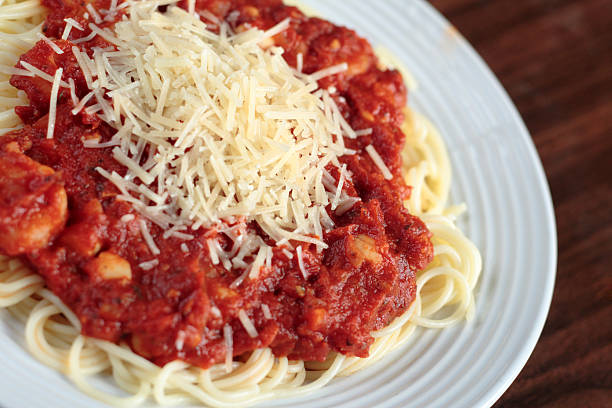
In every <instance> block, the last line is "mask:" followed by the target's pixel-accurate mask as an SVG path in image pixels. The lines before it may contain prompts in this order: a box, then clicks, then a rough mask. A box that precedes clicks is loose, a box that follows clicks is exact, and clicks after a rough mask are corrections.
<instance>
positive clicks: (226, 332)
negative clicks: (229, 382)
mask: <svg viewBox="0 0 612 408" xmlns="http://www.w3.org/2000/svg"><path fill="white" fill-rule="evenodd" d="M223 340H224V341H225V372H226V373H231V372H232V368H233V364H232V363H233V361H234V354H233V353H234V337H233V332H232V326H230V325H229V324H226V325H225V326H223Z"/></svg>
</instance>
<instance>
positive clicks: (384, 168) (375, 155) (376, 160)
mask: <svg viewBox="0 0 612 408" xmlns="http://www.w3.org/2000/svg"><path fill="white" fill-rule="evenodd" d="M365 150H366V152H367V153H368V154H369V155H370V157H371V158H372V161H374V164H376V167H378V168H379V169H380V172H381V173H382V174H383V177H384V178H385V180H391V179H392V178H393V174H391V171H389V168H388V167H387V165H386V164H385V162H384V160H383V159H382V157H380V155H379V154H378V152H377V151H376V149H375V148H374V146H372V145H368V146H367V147H366V148H365Z"/></svg>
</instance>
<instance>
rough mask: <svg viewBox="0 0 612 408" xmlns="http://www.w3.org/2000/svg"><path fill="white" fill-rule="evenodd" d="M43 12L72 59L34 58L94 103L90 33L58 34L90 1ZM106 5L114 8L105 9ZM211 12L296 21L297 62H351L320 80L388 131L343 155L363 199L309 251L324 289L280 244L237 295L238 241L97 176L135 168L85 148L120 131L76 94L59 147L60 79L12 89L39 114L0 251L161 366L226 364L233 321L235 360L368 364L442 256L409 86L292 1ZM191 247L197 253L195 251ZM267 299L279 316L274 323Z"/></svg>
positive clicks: (1, 186) (243, 3)
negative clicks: (213, 245)
mask: <svg viewBox="0 0 612 408" xmlns="http://www.w3.org/2000/svg"><path fill="white" fill-rule="evenodd" d="M43 4H44V5H45V6H46V7H48V8H49V10H50V14H49V17H48V19H47V21H46V23H45V25H44V32H45V34H46V35H47V36H48V37H49V38H52V39H55V40H54V42H55V43H56V44H57V45H58V46H59V47H60V48H61V49H62V50H64V51H65V52H64V53H63V54H59V55H58V54H56V53H55V52H53V51H52V49H51V48H50V47H49V46H48V45H47V44H46V43H44V42H43V41H40V42H39V43H38V44H36V46H35V47H34V48H33V49H32V50H30V51H29V52H27V53H26V54H25V55H23V56H22V57H21V60H24V61H27V62H29V63H31V64H32V65H34V66H36V67H39V68H40V69H42V70H43V71H45V72H47V73H49V74H51V75H53V74H54V73H55V71H56V69H57V68H59V67H61V68H63V70H64V76H63V79H64V80H65V81H68V79H69V78H72V79H73V80H74V81H75V84H76V91H77V96H78V97H79V98H81V97H83V96H84V95H85V94H87V92H88V89H87V85H86V83H85V79H84V76H83V74H82V72H81V71H80V69H79V65H78V64H77V61H76V59H75V57H74V55H73V54H72V52H71V50H70V49H71V46H72V42H71V41H73V40H75V39H76V38H79V37H84V36H87V35H88V34H89V33H90V32H89V30H88V29H86V30H85V31H83V32H81V31H78V30H75V29H73V30H72V31H71V34H70V37H69V39H68V40H66V41H63V40H57V38H59V37H61V33H62V31H63V29H64V26H65V22H64V18H66V17H72V18H74V19H75V20H76V21H77V22H79V23H81V25H83V26H84V27H87V21H86V20H84V19H83V14H84V13H85V9H84V3H82V2H77V1H74V0H70V1H63V0H43ZM94 6H96V7H98V8H99V9H106V8H108V4H107V3H106V2H105V1H97V2H95V3H94ZM196 7H197V9H198V10H207V11H209V12H210V13H213V14H214V15H216V16H217V17H218V18H221V19H224V20H226V21H228V22H229V24H231V25H232V27H233V28H234V29H235V30H240V28H241V27H247V26H246V25H247V24H250V25H251V26H256V27H260V28H263V29H266V28H270V27H271V26H273V25H275V24H276V23H278V22H280V21H282V20H284V19H285V18H287V17H291V25H290V28H289V29H288V30H286V31H285V32H283V33H281V34H279V35H277V36H276V37H275V38H274V40H275V43H276V44H277V45H280V46H282V47H283V48H284V49H285V50H286V53H285V58H286V59H287V61H288V62H289V63H290V64H291V65H294V66H295V64H296V63H297V55H298V54H300V53H301V54H302V55H303V61H304V71H305V72H307V73H311V72H315V71H317V70H320V69H322V68H325V67H329V66H332V65H336V64H339V63H342V62H347V63H348V65H349V69H348V71H346V72H344V73H342V74H337V75H334V76H332V77H329V78H325V79H324V80H321V81H320V85H321V86H322V87H330V86H334V87H335V88H336V89H337V92H336V93H335V98H336V102H337V103H338V105H339V106H340V107H341V110H342V113H343V115H344V116H345V118H346V119H347V120H348V122H349V123H350V124H351V125H352V126H353V128H355V129H365V128H372V129H373V132H372V134H371V135H367V136H361V137H359V138H357V139H354V140H348V139H347V140H346V144H347V145H348V147H350V148H352V149H355V150H357V152H358V153H357V154H355V155H352V156H344V157H343V158H342V161H343V162H344V163H346V164H347V166H348V169H349V170H350V172H351V174H352V177H351V180H349V181H347V182H346V183H345V186H346V187H345V188H346V189H347V190H346V191H347V192H348V193H349V194H350V195H357V196H359V197H361V199H362V201H361V202H359V203H357V204H355V206H354V207H353V208H352V209H351V210H349V211H348V212H346V213H345V214H343V215H342V216H336V215H335V214H334V213H333V212H332V211H331V210H329V213H330V216H331V217H332V219H333V220H334V222H335V225H336V227H335V229H334V230H332V231H330V232H328V233H326V234H325V236H324V237H323V238H324V241H325V242H326V243H327V244H328V245H329V248H328V249H327V250H325V251H323V252H322V253H318V252H317V251H316V249H315V248H314V247H306V248H305V249H304V255H303V259H304V264H305V269H306V270H307V272H308V279H307V280H305V279H304V277H303V276H302V273H301V271H300V268H299V265H298V260H297V257H296V256H293V257H292V258H290V257H288V255H287V252H286V251H283V250H282V248H277V249H275V250H274V257H273V262H272V265H271V267H264V268H263V269H262V270H261V273H260V275H259V278H258V279H255V280H251V279H246V280H245V281H244V282H243V283H242V284H241V285H239V286H238V287H230V286H231V284H232V283H233V282H234V281H235V280H236V279H237V278H238V276H239V275H240V274H241V273H242V272H241V271H229V272H228V271H226V270H224V269H223V268H222V267H219V266H214V265H213V263H212V261H211V259H210V257H209V253H208V250H207V249H206V248H207V246H206V239H207V238H211V237H215V238H218V239H220V240H221V241H222V242H225V245H226V246H229V245H230V242H231V241H230V240H229V238H228V237H227V236H226V235H225V233H224V232H222V231H218V230H212V229H205V228H201V229H199V230H198V231H195V239H193V240H190V241H183V240H180V239H177V238H174V237H172V238H168V239H164V237H163V233H164V231H163V230H161V229H160V228H159V227H157V226H156V225H154V224H152V223H151V222H149V221H148V220H146V219H144V218H143V217H142V216H140V215H139V214H138V212H137V211H135V210H134V208H132V207H131V205H130V204H127V203H126V202H124V201H120V200H118V199H117V198H116V197H117V195H118V194H119V192H118V191H117V189H116V188H115V187H114V186H113V185H112V184H111V183H110V182H108V181H107V180H106V179H104V178H103V177H101V176H100V175H99V174H98V173H97V172H96V171H95V170H94V169H95V168H96V167H102V168H105V169H106V170H108V171H116V172H117V173H119V174H125V170H124V169H123V168H122V166H121V165H119V164H118V163H116V162H115V161H114V159H113V158H112V155H111V152H110V150H111V149H110V148H107V149H90V148H85V147H84V146H83V140H86V139H90V138H96V139H99V140H101V141H105V140H108V139H109V138H110V137H111V136H112V129H111V128H110V127H108V126H107V125H105V124H104V123H102V122H101V121H100V120H99V119H98V118H97V117H95V116H91V115H87V113H85V112H84V111H81V113H79V114H77V115H73V114H72V113H71V112H70V110H71V109H72V107H73V105H72V101H71V98H70V95H69V91H68V89H66V88H61V90H60V94H59V103H58V108H57V116H56V117H57V120H56V124H55V132H54V138H53V139H47V138H46V132H47V122H48V111H49V97H50V94H51V84H50V83H49V82H48V81H46V80H44V79H40V78H33V77H24V76H13V77H12V79H11V83H12V84H13V85H14V86H15V87H17V88H19V89H21V90H23V91H25V92H26V94H27V95H28V97H29V100H30V105H29V106H25V107H18V108H16V112H17V113H18V114H19V115H20V117H21V118H22V119H23V121H24V123H25V124H26V125H25V127H24V128H23V129H20V130H17V131H14V132H12V133H9V134H8V135H5V136H3V137H1V138H0V146H1V147H0V251H2V252H3V253H5V254H8V255H13V256H20V257H21V258H22V259H24V260H25V261H26V262H27V263H28V264H29V265H30V266H31V267H32V268H33V270H35V271H36V272H37V273H39V274H40V275H41V276H43V277H44V279H45V280H46V283H47V286H48V287H49V288H50V289H51V290H52V291H53V292H54V293H56V294H57V295H58V296H59V297H60V298H61V299H62V300H63V301H64V302H65V303H66V304H67V305H68V306H69V307H70V308H71V309H72V310H73V311H74V312H75V313H76V315H77V316H78V317H79V319H80V321H81V323H82V331H83V333H84V334H85V335H88V336H92V337H97V338H101V339H106V340H109V341H112V342H126V343H127V344H129V345H130V346H131V347H132V349H133V350H134V351H135V352H136V353H138V354H140V355H142V356H144V357H146V358H149V359H150V360H152V361H154V362H155V363H157V364H163V363H166V362H168V361H171V360H174V359H177V358H178V359H182V360H185V361H187V362H189V363H192V364H195V365H198V366H201V367H208V366H210V365H212V364H214V363H219V362H222V361H223V360H224V358H225V354H226V348H225V342H224V337H223V327H224V326H225V325H227V324H229V325H231V328H232V332H233V354H234V356H240V355H241V354H244V353H245V352H248V351H251V350H254V349H256V348H262V347H270V348H271V349H272V350H273V352H274V354H275V355H277V356H289V357H290V358H292V359H303V360H322V359H325V357H326V356H327V354H328V353H329V352H330V351H337V352H340V353H343V354H347V355H354V356H360V357H365V356H367V355H368V348H369V346H370V345H371V344H372V342H373V338H372V337H371V336H370V332H372V331H373V330H376V329H380V328H382V327H384V326H385V325H387V324H388V323H390V321H391V320H392V319H393V318H395V317H396V316H398V315H400V314H401V313H403V312H404V311H406V310H407V308H408V307H409V306H410V304H411V303H412V301H413V300H414V296H415V273H416V272H417V271H418V270H421V269H423V268H424V267H425V266H426V265H427V264H428V263H429V262H430V261H431V259H432V256H433V251H432V245H431V242H430V235H431V234H430V232H429V231H428V230H427V228H426V227H425V225H424V223H423V222H422V221H420V220H419V219H418V218H416V217H414V216H412V215H410V214H409V213H408V212H407V211H406V210H405V208H404V207H403V205H402V202H403V200H405V199H406V198H408V196H409V194H410V188H409V187H408V186H406V185H405V184H404V181H403V178H402V175H401V158H400V151H401V150H402V147H403V144H404V135H403V133H402V132H401V130H400V127H399V126H400V124H401V123H402V122H403V120H404V116H403V113H402V108H403V107H404V106H405V104H406V89H405V87H404V85H403V81H402V78H401V76H400V74H399V73H398V72H396V71H393V70H385V69H382V68H381V67H380V66H379V65H378V63H377V59H376V57H375V56H374V54H373V51H372V48H371V46H370V45H369V44H368V42H367V41H365V40H364V39H362V38H360V37H358V36H357V35H356V34H355V33H354V32H353V31H351V30H349V29H347V28H344V27H339V26H336V25H334V24H332V23H330V22H327V21H324V20H321V19H318V18H309V17H306V16H304V14H302V13H301V12H300V11H299V10H298V9H296V8H294V7H288V6H285V5H283V4H282V3H281V1H280V0H198V2H197V5H196ZM112 24H113V23H112V22H105V23H103V24H102V25H105V26H112ZM108 45H109V44H106V43H105V41H104V40H102V39H101V38H100V37H95V39H94V40H92V41H89V42H86V43H82V44H80V46H81V47H82V48H83V47H84V48H85V49H91V48H93V47H94V46H100V47H106V46H108ZM369 144H372V145H373V146H375V147H376V149H377V151H378V152H379V153H380V155H381V156H382V158H383V159H384V161H385V162H386V164H387V166H388V167H389V169H390V170H391V172H392V174H393V175H394V177H393V179H392V180H390V181H387V180H385V179H384V177H383V176H382V174H381V172H380V170H379V169H378V168H377V167H376V165H375V164H374V162H373V161H372V160H371V159H370V157H369V156H368V155H367V153H365V151H364V149H365V147H366V146H367V145H369ZM334 176H335V177H338V174H337V172H336V174H335V175H334ZM128 214H132V215H133V216H128V217H125V216H126V215H128ZM142 220H144V222H146V224H147V226H148V229H149V231H150V232H151V235H152V236H153V238H154V240H155V242H156V243H157V246H158V247H159V249H160V251H161V254H160V255H158V256H156V257H155V258H156V259H157V260H158V261H159V264H158V265H157V266H154V267H153V268H144V267H141V264H142V263H143V262H146V261H149V260H151V259H152V258H153V256H152V255H151V252H150V250H149V247H148V246H147V244H146V242H145V240H144V239H143V237H142V234H141V230H140V223H141V221H142ZM228 228H233V229H234V230H241V231H242V232H244V231H246V229H250V230H251V231H255V232H257V233H258V234H260V235H261V236H263V237H264V239H267V237H266V236H265V234H264V233H263V232H262V231H260V230H258V229H257V228H256V227H255V225H254V224H250V223H245V221H244V220H238V221H236V222H235V223H234V224H233V225H228ZM183 243H185V244H186V245H187V246H188V249H189V251H188V252H185V251H184V249H185V248H184V247H183V250H181V244H183ZM294 254H295V252H294ZM109 264H110V265H111V266H113V265H114V267H115V269H116V268H119V269H120V270H121V269H122V268H123V270H125V269H126V268H127V269H128V270H129V271H130V277H129V278H126V277H125V276H117V277H116V278H113V276H112V274H111V276H109V274H108V270H105V269H104V268H108V265H109ZM111 269H113V268H111ZM264 304H265V305H267V306H268V307H269V309H270V314H271V317H272V318H269V317H270V316H268V318H266V314H267V313H266V314H264V312H263V310H262V305H264ZM240 310H243V311H245V312H246V314H247V316H248V317H249V318H250V320H251V321H252V322H253V324H254V325H255V327H256V329H257V332H258V336H257V337H256V338H252V337H250V336H249V335H248V333H247V332H246V330H245V329H244V327H243V325H242V324H241V322H240V320H239V318H238V312H239V311H240Z"/></svg>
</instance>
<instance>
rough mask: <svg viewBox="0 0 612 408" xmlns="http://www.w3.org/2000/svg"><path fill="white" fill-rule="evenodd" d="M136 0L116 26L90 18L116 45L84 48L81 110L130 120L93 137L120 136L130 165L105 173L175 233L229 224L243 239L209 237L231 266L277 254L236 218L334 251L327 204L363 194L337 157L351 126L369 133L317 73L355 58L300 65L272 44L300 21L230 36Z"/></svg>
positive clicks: (281, 238)
mask: <svg viewBox="0 0 612 408" xmlns="http://www.w3.org/2000/svg"><path fill="white" fill-rule="evenodd" d="M124 4H126V3H124ZM124 4H122V6H124ZM127 4H129V13H127V15H126V16H125V17H124V18H123V20H121V21H119V22H118V23H116V25H115V26H114V29H113V30H110V29H108V28H105V29H102V28H100V27H98V26H97V25H96V24H94V23H90V24H89V28H90V29H91V30H92V36H95V35H99V36H100V37H103V38H104V39H106V40H107V41H108V42H110V43H112V44H113V45H114V46H113V47H108V48H106V49H101V48H95V49H94V50H93V56H92V57H91V58H90V57H89V56H88V55H87V53H85V52H84V51H82V50H81V49H80V48H79V46H78V44H77V45H75V46H74V47H73V48H72V52H73V53H74V54H75V56H76V58H77V61H78V63H79V65H80V66H81V68H82V70H83V73H84V75H85V78H86V81H87V84H88V87H89V89H90V90H91V92H90V93H89V94H88V95H86V96H85V97H83V98H82V99H81V100H80V101H79V102H78V103H77V104H76V106H75V108H74V109H73V113H75V114H76V113H78V112H79V111H80V110H81V109H86V110H87V112H88V113H90V114H97V115H98V116H99V117H100V118H101V119H102V120H103V121H105V122H106V123H108V124H109V125H111V126H112V127H114V128H115V129H116V130H117V132H116V134H115V135H114V136H113V138H112V140H111V141H106V142H103V143H101V142H100V141H99V140H86V141H85V142H84V143H85V146H87V147H90V148H100V147H111V146H112V147H113V156H114V158H115V159H116V160H117V161H118V162H119V163H121V164H123V165H124V166H125V167H126V168H127V174H126V175H125V176H120V175H119V174H116V173H109V172H108V171H106V170H105V169H103V168H97V171H98V172H99V173H100V174H102V175H103V176H104V177H106V178H108V179H109V180H110V181H112V182H113V183H114V184H115V185H116V186H117V188H118V189H119V190H120V191H121V193H122V194H121V195H120V196H119V198H120V199H122V200H125V201H128V202H130V203H132V204H133V206H134V207H135V208H136V209H137V210H138V211H139V212H141V213H142V214H143V215H145V216H146V217H147V218H148V219H150V220H151V221H153V222H154V223H156V224H158V225H159V226H161V227H162V228H164V229H165V230H166V231H167V233H166V235H165V237H168V236H174V237H178V238H181V239H185V240H188V239H191V238H192V235H190V234H189V231H188V229H189V228H191V229H193V230H196V229H198V228H200V227H202V226H204V227H206V228H213V227H215V226H217V228H219V229H221V228H224V230H223V232H225V233H226V234H227V235H228V236H230V238H232V239H233V240H234V244H235V245H234V248H233V249H232V250H231V251H230V252H224V251H223V250H222V249H221V247H220V245H219V244H218V243H217V242H215V241H213V240H210V241H209V242H208V247H209V250H210V252H211V259H212V261H213V263H215V264H217V263H222V264H223V265H224V266H225V267H226V268H228V269H229V268H230V267H244V268H246V267H247V266H248V265H247V264H246V263H245V262H244V258H245V256H247V257H248V256H252V258H253V259H254V261H253V263H255V264H256V265H255V267H254V268H250V269H251V270H252V271H253V274H254V275H256V274H257V271H258V270H259V267H261V266H262V265H264V263H267V264H269V263H270V257H271V250H270V248H268V247H267V245H266V244H265V243H264V242H263V240H261V239H260V238H259V237H257V236H256V235H254V234H252V236H251V235H249V234H244V233H241V232H240V231H239V232H238V233H236V231H232V228H229V227H228V225H235V224H236V220H237V219H240V220H243V224H244V222H251V221H255V222H256V223H257V224H258V225H259V226H260V227H261V229H262V230H263V231H264V232H266V233H267V234H268V235H269V236H270V238H272V239H273V240H274V241H275V242H276V245H279V246H280V245H285V246H287V247H288V248H291V249H293V247H292V245H291V241H293V242H295V241H297V242H298V243H299V242H303V243H310V244H314V245H316V246H317V248H318V249H319V250H322V249H324V248H325V247H326V244H325V243H324V242H323V241H322V237H323V232H324V231H325V230H328V229H331V228H333V221H332V220H331V218H330V217H329V215H328V213H327V211H326V209H325V207H326V206H328V205H329V204H331V208H332V210H334V211H336V212H337V213H342V212H345V211H347V210H348V209H350V208H351V207H352V206H353V205H354V204H355V203H356V202H357V201H359V199H358V198H356V197H348V196H347V195H346V194H345V193H344V192H343V191H342V187H343V184H344V183H345V180H346V179H347V178H349V177H350V174H349V173H348V171H347V169H346V166H341V165H340V162H339V161H338V158H339V157H340V156H342V155H345V154H354V153H355V152H354V151H351V150H350V149H347V148H346V147H345V145H344V137H349V138H355V137H358V136H359V135H361V134H367V133H368V130H362V131H357V132H356V131H354V130H353V129H352V128H351V127H350V125H349V124H348V123H347V122H346V121H345V120H344V118H343V117H342V115H341V113H340V110H339V109H338V106H337V105H336V103H335V102H334V100H333V98H332V96H331V95H330V92H329V91H328V90H324V89H319V86H318V84H317V81H318V80H319V79H321V78H323V77H326V76H329V75H333V74H337V73H340V72H342V71H344V70H346V69H347V66H346V64H340V65H338V66H333V67H330V68H327V69H325V70H322V71H319V72H316V73H314V74H311V75H306V74H303V73H301V72H299V71H298V70H296V69H294V68H292V67H290V66H289V65H288V64H287V62H286V61H285V60H284V59H283V56H282V54H283V49H282V48H280V47H274V46H271V45H272V44H273V40H272V37H273V36H275V35H276V34H278V33H280V32H282V31H283V30H285V29H286V28H287V27H288V26H289V20H288V19H287V20H285V21H283V22H281V23H279V24H278V25H276V26H274V27H273V28H271V29H269V30H267V31H262V30H258V29H255V28H250V29H248V30H244V31H242V32H240V33H233V32H232V31H231V28H230V27H229V26H228V25H227V24H226V23H223V22H219V21H217V22H216V23H215V25H216V28H217V31H218V34H217V33H215V32H213V31H211V30H209V27H207V25H206V24H205V23H204V22H202V21H201V19H200V16H199V15H198V14H196V13H193V12H191V13H190V12H188V11H185V10H182V9H180V8H178V7H174V6H171V7H169V8H168V9H167V11H166V12H165V13H163V14H162V13H160V12H158V11H157V6H158V5H159V2H155V1H140V2H129V3H127ZM103 14H110V13H109V12H108V11H107V12H105V13H103ZM68 23H70V22H68ZM72 26H74V27H76V28H81V27H77V25H76V24H74V23H72ZM77 41H78V40H77ZM69 86H71V87H73V86H74V85H73V84H72V83H71V84H69ZM332 92H333V90H332ZM94 102H95V103H94ZM331 167H336V168H337V169H338V171H339V174H340V177H339V179H338V180H337V179H335V178H334V177H332V176H331V175H330V173H329V172H328V170H329V169H330V168H331ZM137 179H138V180H139V181H137ZM234 229H235V227H234ZM243 232H244V231H243ZM143 235H144V236H145V237H146V235H147V231H146V226H145V229H144V230H143ZM150 246H151V247H152V248H153V252H155V251H154V249H155V244H154V243H153V242H151V243H150ZM299 249H301V247H300V248H299ZM251 277H253V276H251Z"/></svg>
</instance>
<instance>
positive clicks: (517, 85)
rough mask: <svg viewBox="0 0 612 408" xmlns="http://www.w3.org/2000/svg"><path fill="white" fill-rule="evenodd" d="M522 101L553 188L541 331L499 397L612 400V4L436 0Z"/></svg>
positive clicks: (599, 0) (524, 402)
mask: <svg viewBox="0 0 612 408" xmlns="http://www.w3.org/2000/svg"><path fill="white" fill-rule="evenodd" d="M432 4H433V5H434V6H435V7H436V8H437V9H438V10H440V11H441V12H442V13H443V14H444V15H445V16H446V17H447V18H448V19H449V20H450V21H451V22H452V23H453V24H454V25H455V26H456V27H457V28H458V29H459V31H460V32H461V33H462V34H463V35H464V36H465V37H466V38H467V39H468V41H470V42H471V43H472V45H473V46H474V47H475V48H476V50H477V51H478V52H479V53H480V54H481V55H482V56H483V57H484V59H485V60H486V61H487V63H488V64H489V66H490V67H491V68H492V69H493V71H494V72H495V74H496V75H497V76H498V78H499V79H500V80H501V82H502V83H503V85H504V86H505V88H506V89H507V90H508V92H509V93H510V96H511V97H512V99H513V100H514V102H515V103H516V105H517V107H518V109H519V111H520V112H521V115H522V116H523V119H524V120H525V122H526V124H527V127H528V128H529V129H530V131H531V133H532V137H533V140H534V142H535V144H536V147H537V149H538V151H539V153H540V157H541V158H542V162H543V164H544V169H545V171H546V174H547V177H548V181H549V184H550V187H551V192H552V197H553V202H554V205H555V213H556V218H557V230H558V249H559V262H558V270H557V281H556V287H555V292H554V296H553V301H552V305H551V309H550V313H549V316H548V320H547V322H546V326H545V327H544V331H543V333H542V336H541V338H540V341H539V342H538V344H537V346H536V348H535V350H534V352H533V354H532V356H531V358H530V359H529V361H528V363H527V365H526V366H525V368H524V369H523V371H522V372H521V374H520V375H519V377H518V378H517V380H516V381H515V382H514V384H512V386H511V387H510V388H509V389H508V391H507V392H506V393H505V394H504V395H503V396H502V397H501V399H500V400H499V401H498V402H497V404H496V405H495V407H496V408H500V407H504V408H506V407H510V408H512V407H530V408H531V407H561V408H563V407H580V408H589V407H593V408H595V407H597V408H602V407H603V408H606V407H612V1H610V0H576V1H569V0H520V1H519V0H432Z"/></svg>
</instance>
